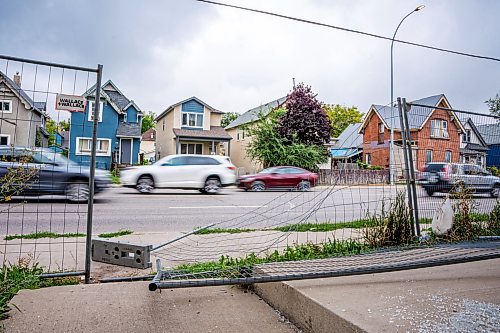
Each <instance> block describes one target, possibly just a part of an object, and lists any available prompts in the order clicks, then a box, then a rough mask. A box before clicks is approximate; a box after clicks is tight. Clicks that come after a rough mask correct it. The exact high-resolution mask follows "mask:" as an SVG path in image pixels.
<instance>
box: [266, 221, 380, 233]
mask: <svg viewBox="0 0 500 333" xmlns="http://www.w3.org/2000/svg"><path fill="white" fill-rule="evenodd" d="M372 223H373V221H372V220H371V219H361V220H354V221H351V222H338V223H332V222H325V223H297V224H290V225H285V226H280V227H276V228H273V229H271V230H275V231H283V232H289V231H298V232H306V231H315V232H324V231H334V230H338V229H345V228H352V229H360V228H365V227H367V226H369V225H371V224H372Z"/></svg>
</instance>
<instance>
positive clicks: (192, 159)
mask: <svg viewBox="0 0 500 333" xmlns="http://www.w3.org/2000/svg"><path fill="white" fill-rule="evenodd" d="M186 159H187V164H188V165H219V164H220V162H219V161H217V160H215V159H213V158H210V157H201V156H200V157H197V156H189V157H186Z"/></svg>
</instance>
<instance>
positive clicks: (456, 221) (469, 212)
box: [444, 183, 481, 241]
mask: <svg viewBox="0 0 500 333" xmlns="http://www.w3.org/2000/svg"><path fill="white" fill-rule="evenodd" d="M451 198H453V199H456V202H455V203H454V204H453V211H454V213H455V216H454V218H453V224H452V227H451V230H450V231H449V232H448V234H447V235H445V236H444V238H445V239H449V240H451V241H460V240H472V239H476V238H477V237H478V236H479V234H480V233H481V223H477V221H476V219H477V218H478V217H479V216H480V215H478V214H475V213H474V210H475V209H476V207H477V202H475V200H474V199H473V191H472V190H471V189H469V188H467V187H466V186H465V184H463V183H459V184H457V185H456V186H455V188H454V189H453V191H452V194H451Z"/></svg>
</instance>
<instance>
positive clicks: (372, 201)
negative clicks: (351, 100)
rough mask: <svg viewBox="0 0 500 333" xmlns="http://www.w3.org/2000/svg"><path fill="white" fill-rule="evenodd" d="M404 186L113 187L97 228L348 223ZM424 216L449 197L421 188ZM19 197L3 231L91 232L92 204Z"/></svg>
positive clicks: (4, 212) (481, 206)
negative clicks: (142, 190) (204, 190)
mask: <svg viewBox="0 0 500 333" xmlns="http://www.w3.org/2000/svg"><path fill="white" fill-rule="evenodd" d="M403 189H405V188H404V187H403V186H397V187H395V186H389V185H386V186H351V187H335V188H333V187H318V188H315V189H313V190H312V191H310V192H305V193H304V192H292V191H269V192H267V191H266V192H245V191H243V190H240V189H236V188H225V189H223V190H222V191H221V193H220V194H217V195H203V194H200V193H199V192H198V191H191V190H156V191H155V192H154V193H152V194H149V195H143V194H139V193H138V192H137V191H135V190H134V189H129V188H110V189H108V190H107V191H106V192H104V193H102V194H99V195H97V196H96V200H95V204H94V222H93V233H94V234H98V233H102V232H114V231H118V230H123V229H128V230H131V231H134V232H145V233H148V232H189V231H191V230H193V229H195V228H197V227H202V226H206V225H209V224H212V223H218V225H217V227H219V228H251V229H256V228H269V227H275V226H282V225H287V224H293V223H304V222H344V221H353V220H356V219H363V218H365V217H366V216H367V213H369V214H373V213H375V212H380V211H381V209H382V203H383V202H385V209H387V208H388V202H389V201H388V200H389V199H390V198H393V197H394V195H395V192H396V190H403ZM418 198H419V212H420V217H430V218H432V216H433V214H434V212H435V210H436V209H437V208H438V207H439V206H440V204H441V203H442V202H443V200H444V198H445V196H444V195H442V194H435V195H434V196H433V197H428V196H426V195H425V193H423V191H421V189H420V188H419V190H418ZM25 200H26V202H24V201H23V200H22V199H20V198H16V199H14V200H12V201H10V202H9V203H3V204H1V205H0V220H1V221H2V223H1V224H0V234H3V235H7V234H9V235H12V234H29V233H34V232H41V231H51V232H56V233H70V232H81V233H82V232H83V233H85V230H86V219H87V213H86V212H87V204H69V203H67V202H66V201H65V200H64V199H63V198H51V197H40V198H37V197H33V198H26V199H25ZM475 201H476V203H477V205H478V211H479V212H487V211H489V210H491V209H492V208H493V205H494V203H495V199H492V198H489V196H487V195H478V196H476V197H475Z"/></svg>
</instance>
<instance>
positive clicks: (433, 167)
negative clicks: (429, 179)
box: [426, 163, 444, 172]
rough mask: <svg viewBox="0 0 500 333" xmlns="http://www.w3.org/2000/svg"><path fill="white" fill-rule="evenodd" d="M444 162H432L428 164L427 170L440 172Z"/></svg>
mask: <svg viewBox="0 0 500 333" xmlns="http://www.w3.org/2000/svg"><path fill="white" fill-rule="evenodd" d="M443 167H444V164H443V163H432V164H427V167H426V170H427V172H439V171H441V170H442V169H443Z"/></svg>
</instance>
